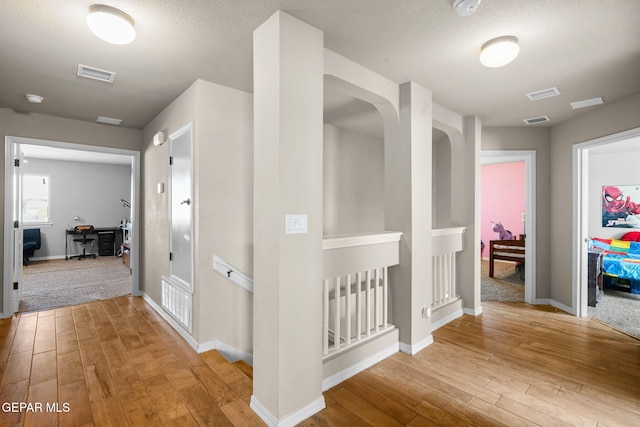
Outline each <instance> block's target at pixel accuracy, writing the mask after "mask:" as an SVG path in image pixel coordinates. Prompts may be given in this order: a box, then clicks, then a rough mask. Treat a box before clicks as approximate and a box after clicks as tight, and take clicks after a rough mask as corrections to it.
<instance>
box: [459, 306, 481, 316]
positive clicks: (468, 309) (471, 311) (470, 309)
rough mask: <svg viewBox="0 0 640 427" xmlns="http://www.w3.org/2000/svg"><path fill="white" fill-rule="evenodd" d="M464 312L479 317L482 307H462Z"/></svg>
mask: <svg viewBox="0 0 640 427" xmlns="http://www.w3.org/2000/svg"><path fill="white" fill-rule="evenodd" d="M462 312H463V313H464V314H468V315H469V316H473V317H477V316H480V315H481V314H482V307H478V308H477V309H475V310H474V309H472V308H465V307H463V308H462Z"/></svg>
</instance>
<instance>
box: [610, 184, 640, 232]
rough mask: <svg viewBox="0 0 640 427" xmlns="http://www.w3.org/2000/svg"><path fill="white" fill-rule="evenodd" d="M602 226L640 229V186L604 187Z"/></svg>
mask: <svg viewBox="0 0 640 427" xmlns="http://www.w3.org/2000/svg"><path fill="white" fill-rule="evenodd" d="M602 226H603V227H605V228H640V185H605V186H603V187H602Z"/></svg>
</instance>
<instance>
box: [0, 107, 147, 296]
mask: <svg viewBox="0 0 640 427" xmlns="http://www.w3.org/2000/svg"><path fill="white" fill-rule="evenodd" d="M141 134H142V133H141V131H140V130H138V129H129V128H122V127H117V126H110V125H103V124H98V123H92V122H84V121H81V120H73V119H65V118H61V117H55V116H47V115H44V114H34V113H16V112H15V111H13V110H10V109H8V108H0V135H3V136H19V137H25V138H35V139H44V140H49V141H58V142H69V143H75V144H83V145H93V146H98V147H110V148H121V149H127V150H140V148H141ZM0 151H1V153H0V169H1V171H0V179H1V180H2V185H0V193H1V196H2V199H3V200H4V161H5V159H4V150H0ZM0 218H1V219H2V223H4V209H3V210H1V211H0ZM0 235H2V239H4V228H2V230H0ZM3 259H4V253H3V247H0V263H2V260H3ZM3 268H4V266H3ZM1 298H2V293H1V292H0V299H1ZM0 304H2V302H0ZM0 307H2V305H0Z"/></svg>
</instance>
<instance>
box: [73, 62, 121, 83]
mask: <svg viewBox="0 0 640 427" xmlns="http://www.w3.org/2000/svg"><path fill="white" fill-rule="evenodd" d="M78 77H86V78H88V79H94V80H100V81H101V82H107V83H113V80H114V79H115V78H116V73H114V72H113V71H107V70H101V69H99V68H93V67H88V66H86V65H82V64H78Z"/></svg>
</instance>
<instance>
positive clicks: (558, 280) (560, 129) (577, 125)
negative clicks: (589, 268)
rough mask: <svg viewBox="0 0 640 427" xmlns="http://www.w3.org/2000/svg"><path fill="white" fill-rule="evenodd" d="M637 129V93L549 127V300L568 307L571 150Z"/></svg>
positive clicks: (639, 98)
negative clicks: (592, 141) (575, 146)
mask: <svg viewBox="0 0 640 427" xmlns="http://www.w3.org/2000/svg"><path fill="white" fill-rule="evenodd" d="M637 127H640V94H636V95H633V96H630V97H628V98H625V99H623V100H621V101H618V102H615V103H613V104H611V105H605V106H602V107H600V108H597V109H595V110H593V111H591V112H588V113H586V114H584V115H582V116H580V117H578V118H576V119H573V120H570V121H568V122H566V123H563V124H560V125H557V126H554V127H552V128H551V134H550V156H551V157H550V158H551V162H550V163H551V188H550V195H551V198H550V205H551V229H550V237H551V240H550V247H549V252H550V253H551V264H550V267H551V269H550V282H551V283H552V287H551V298H552V299H553V300H555V301H558V302H560V303H562V304H565V305H567V306H569V307H571V306H572V273H571V264H572V256H573V255H572V254H573V247H572V230H573V222H572V220H573V218H572V215H571V210H570V206H572V197H573V194H572V192H573V190H572V180H573V167H572V162H573V160H572V147H573V145H574V144H577V143H581V142H585V141H589V140H592V139H595V138H599V137H603V136H607V135H612V134H615V133H618V132H622V131H625V130H629V129H634V128H637Z"/></svg>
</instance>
